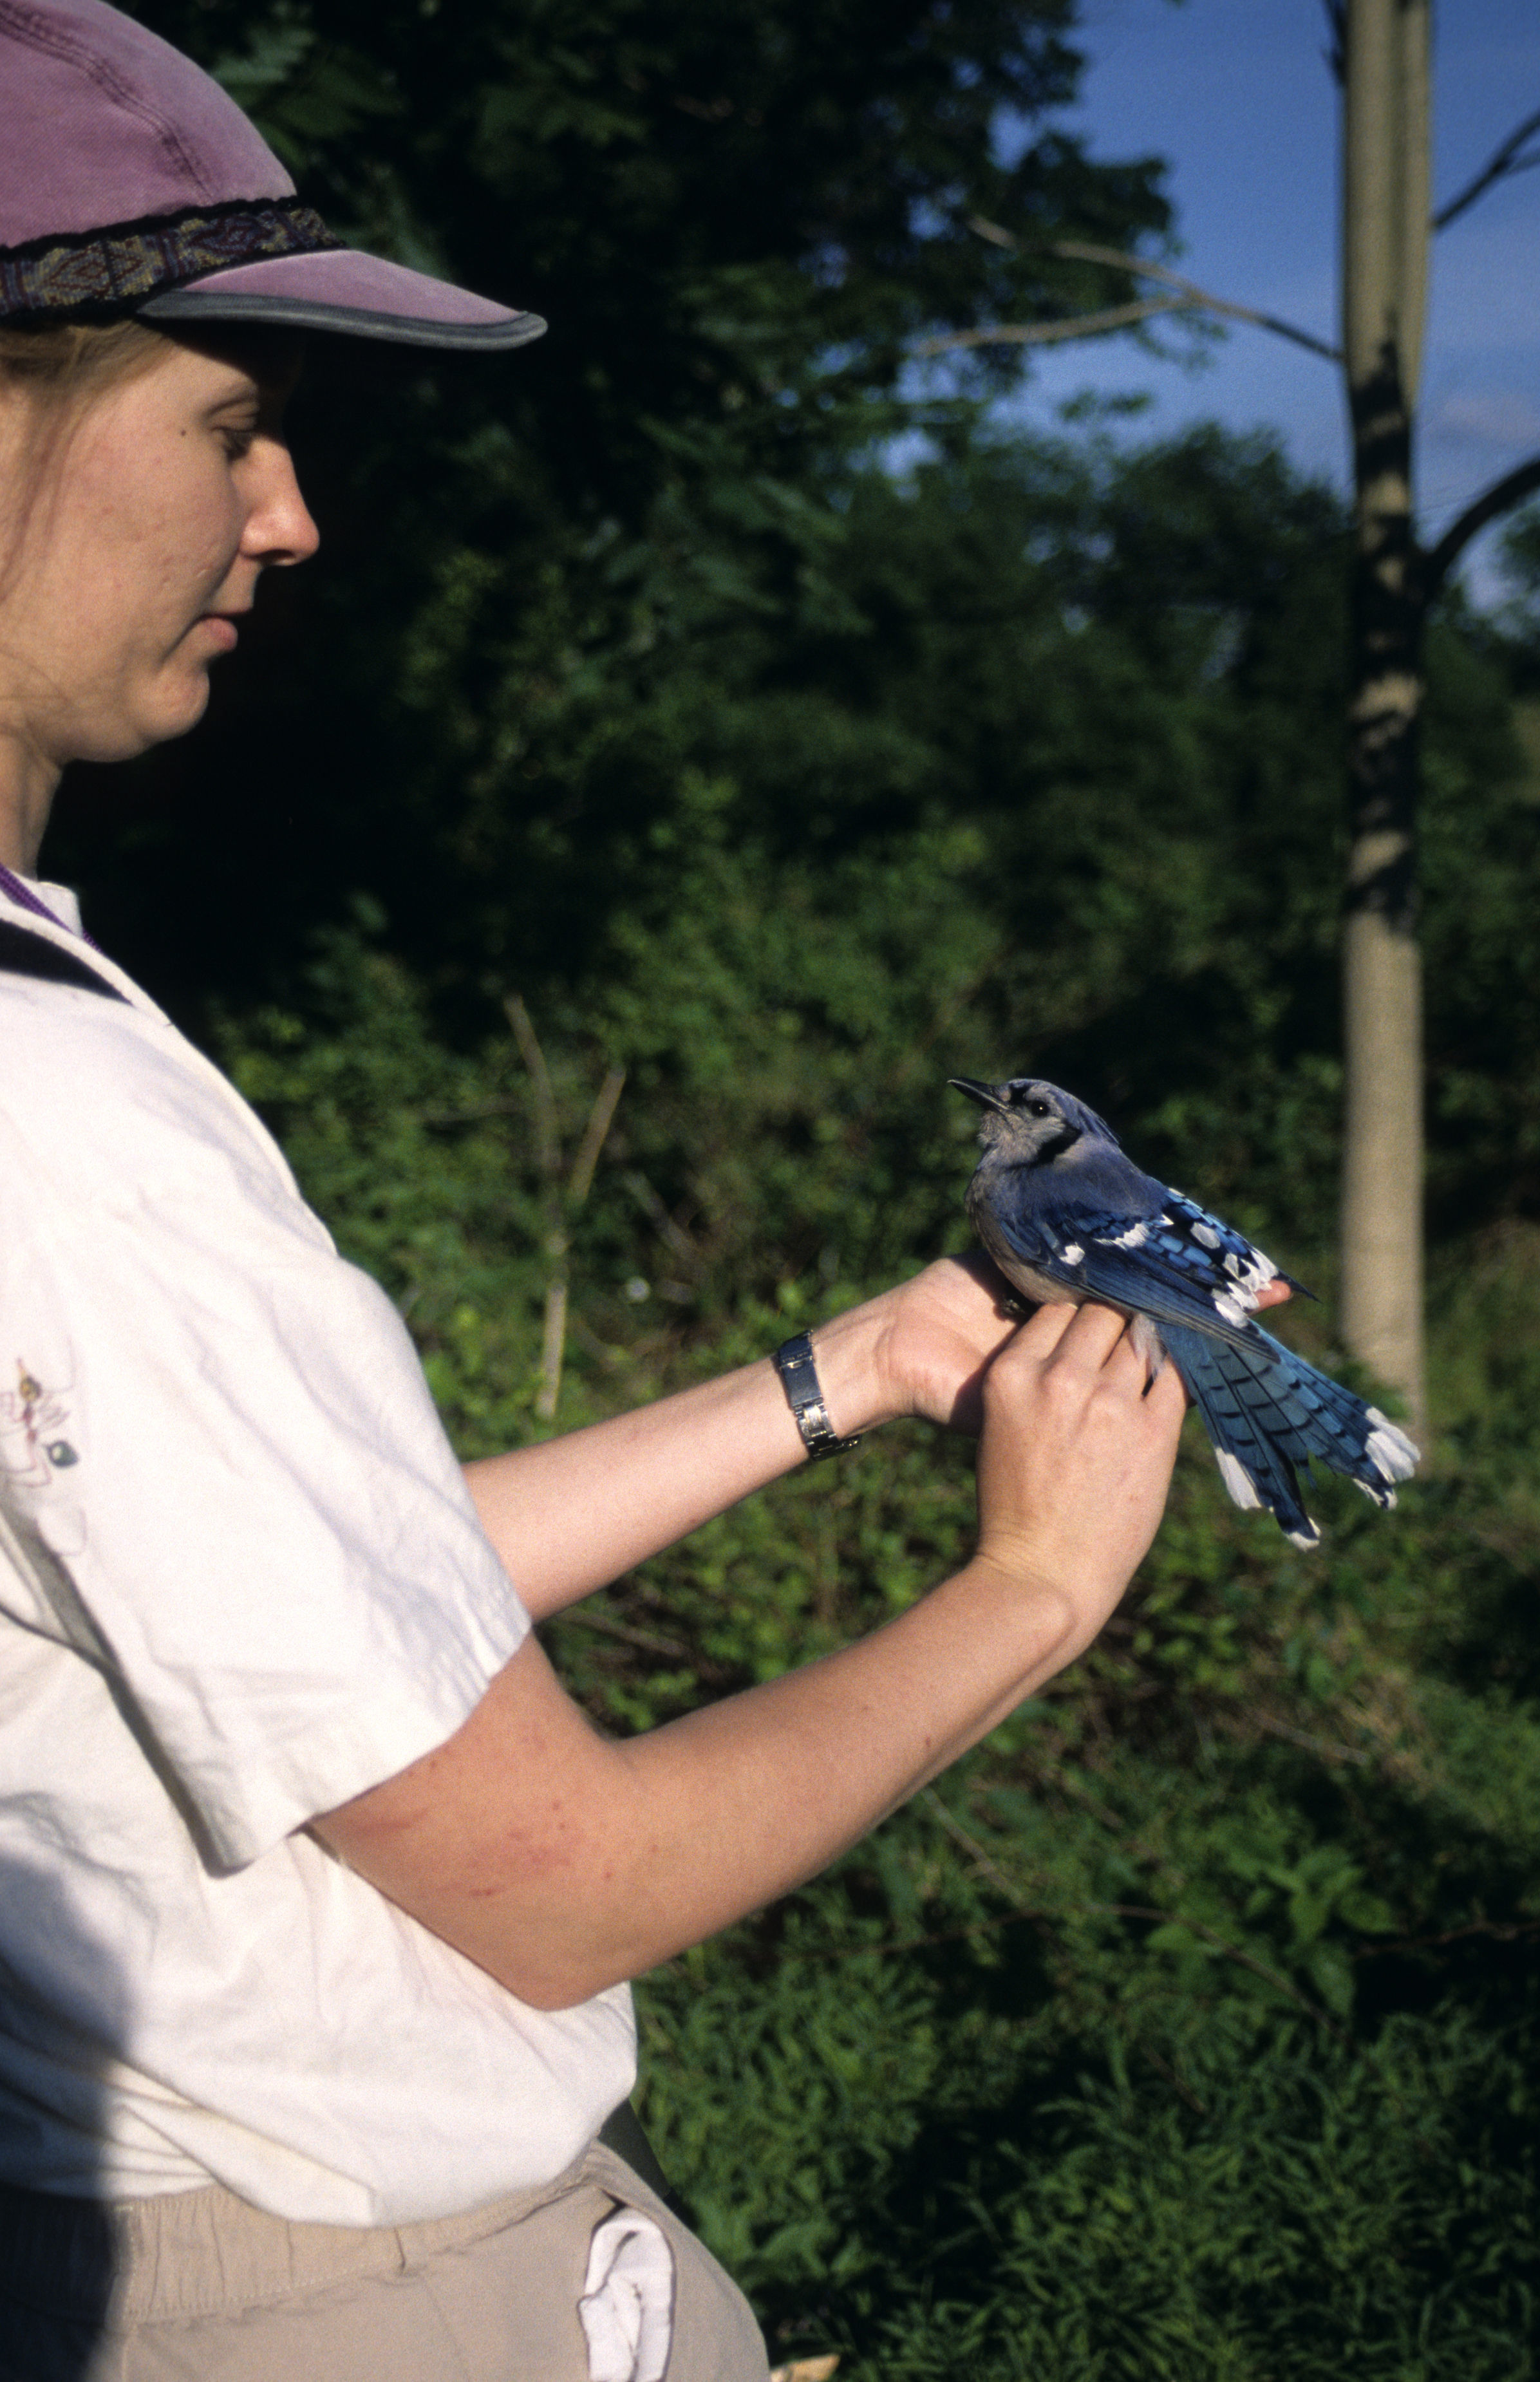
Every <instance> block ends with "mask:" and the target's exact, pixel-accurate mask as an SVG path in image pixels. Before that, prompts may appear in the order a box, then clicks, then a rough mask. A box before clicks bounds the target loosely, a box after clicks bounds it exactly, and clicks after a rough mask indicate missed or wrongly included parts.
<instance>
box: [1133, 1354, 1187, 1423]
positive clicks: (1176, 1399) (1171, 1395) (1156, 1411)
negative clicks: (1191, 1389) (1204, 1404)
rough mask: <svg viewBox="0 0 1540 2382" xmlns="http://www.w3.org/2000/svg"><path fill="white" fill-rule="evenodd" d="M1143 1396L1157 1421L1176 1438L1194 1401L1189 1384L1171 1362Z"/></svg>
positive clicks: (1164, 1367) (1158, 1374) (1162, 1369)
mask: <svg viewBox="0 0 1540 2382" xmlns="http://www.w3.org/2000/svg"><path fill="white" fill-rule="evenodd" d="M1143 1396H1144V1403H1145V1406H1147V1407H1148V1409H1149V1410H1150V1412H1151V1414H1152V1416H1153V1417H1154V1418H1156V1420H1157V1421H1161V1422H1164V1423H1165V1424H1166V1425H1167V1426H1168V1428H1169V1430H1170V1431H1171V1435H1172V1437H1173V1438H1176V1436H1177V1433H1178V1432H1179V1431H1180V1430H1181V1427H1182V1421H1183V1418H1184V1417H1185V1415H1186V1413H1187V1410H1188V1408H1189V1406H1190V1405H1191V1404H1192V1400H1191V1399H1190V1397H1189V1395H1188V1389H1187V1383H1186V1382H1185V1381H1183V1379H1182V1377H1181V1375H1180V1373H1178V1372H1177V1368H1176V1366H1175V1365H1173V1364H1171V1363H1169V1362H1167V1363H1166V1364H1165V1365H1164V1366H1163V1367H1162V1368H1161V1370H1160V1371H1159V1372H1158V1373H1157V1374H1156V1376H1155V1378H1154V1380H1153V1381H1152V1382H1151V1383H1150V1384H1149V1386H1148V1388H1147V1389H1146V1390H1145V1391H1144V1393H1143Z"/></svg>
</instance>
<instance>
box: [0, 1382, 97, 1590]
mask: <svg viewBox="0 0 1540 2382" xmlns="http://www.w3.org/2000/svg"><path fill="white" fill-rule="evenodd" d="M68 1387H69V1384H68V1382H66V1383H64V1384H62V1385H61V1386H60V1387H59V1388H57V1389H49V1388H46V1387H45V1386H44V1384H43V1382H42V1381H40V1380H39V1379H38V1377H37V1375H36V1373H34V1372H33V1370H32V1369H31V1366H30V1365H29V1364H28V1363H27V1361H26V1359H25V1357H18V1358H17V1360H16V1387H15V1389H14V1390H0V1470H3V1471H4V1473H5V1474H6V1479H7V1481H8V1483H9V1484H10V1485H11V1486H12V1487H14V1488H17V1489H19V1490H22V1491H25V1492H31V1493H29V1494H27V1495H25V1496H24V1497H23V1499H22V1501H21V1502H22V1504H23V1507H24V1509H25V1510H27V1511H29V1512H30V1513H31V1516H33V1518H34V1520H35V1521H36V1523H37V1526H38V1528H39V1529H41V1530H42V1532H43V1537H44V1538H45V1539H46V1540H47V1541H48V1543H49V1544H50V1546H52V1547H53V1549H54V1552H55V1554H78V1553H80V1549H81V1547H83V1545H84V1544H85V1530H84V1520H85V1517H84V1514H83V1512H82V1510H81V1508H80V1504H79V1502H78V1500H77V1499H76V1498H75V1497H73V1496H68V1497H63V1498H61V1497H60V1495H59V1494H58V1493H57V1492H58V1491H59V1489H60V1486H61V1484H60V1483H59V1481H58V1480H57V1475H58V1474H59V1473H61V1472H68V1471H69V1470H70V1468H71V1467H73V1466H74V1465H77V1464H78V1463H79V1462H80V1451H79V1450H78V1448H77V1447H76V1445H75V1443H74V1441H73V1440H72V1439H71V1438H70V1437H69V1436H68V1427H69V1424H70V1419H71V1418H70V1412H69V1406H68V1401H67V1395H66V1393H67V1392H68ZM49 1491H53V1492H55V1493H54V1494H53V1495H47V1494H42V1493H40V1492H49Z"/></svg>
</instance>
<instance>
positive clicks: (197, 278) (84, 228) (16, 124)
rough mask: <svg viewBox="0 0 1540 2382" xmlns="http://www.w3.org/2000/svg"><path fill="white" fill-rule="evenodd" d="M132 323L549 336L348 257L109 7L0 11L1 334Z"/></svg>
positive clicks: (400, 335)
mask: <svg viewBox="0 0 1540 2382" xmlns="http://www.w3.org/2000/svg"><path fill="white" fill-rule="evenodd" d="M125 314H132V315H137V316H141V317H142V318H143V319H144V320H145V321H147V322H150V323H157V324H159V323H164V324H166V325H180V326H182V327H183V328H185V329H188V330H191V329H193V328H195V327H196V325H199V324H201V323H207V324H215V323H245V324H248V325H252V326H253V327H256V326H258V325H260V326H262V327H264V328H265V327H267V326H268V325H275V326H283V327H290V328H294V329H300V330H314V331H348V332H351V333H353V334H354V335H355V336H358V337H362V338H370V339H390V340H397V341H401V342H404V343H405V344H406V345H408V346H412V347H424V348H518V347H523V346H524V342H525V341H526V340H527V339H537V338H539V336H540V334H541V332H542V331H543V330H544V329H545V327H546V326H545V324H544V323H543V322H542V321H541V319H540V317H539V315H538V314H524V313H518V312H517V311H516V310H514V309H513V308H511V307H508V306H499V305H497V304H495V303H494V301H492V300H491V299H490V298H477V297H475V296H474V295H473V294H472V292H471V291H470V290H468V289H455V288H454V286H453V285H452V283H450V282H448V281H439V280H437V279H435V278H434V276H432V275H431V274H426V273H413V272H410V271H409V270H408V269H407V267H406V266H405V265H404V264H389V263H388V262H387V260H386V259H385V258H384V257H381V256H368V255H366V254H365V253H364V252H363V250H362V249H356V248H348V247H346V246H345V245H344V243H343V242H342V241H341V240H339V239H336V238H334V236H333V235H332V233H330V232H329V231H328V230H327V229H326V225H325V224H324V223H323V222H322V221H321V218H320V216H319V215H316V214H315V212H314V209H313V208H311V207H307V206H303V205H302V204H301V203H300V201H299V199H298V198H297V197H296V195H295V191H294V185H293V183H292V182H291V181H290V178H289V176H288V175H287V174H286V173H285V171H284V169H283V167H282V166H281V165H280V164H279V163H278V160H277V157H275V156H274V154H273V152H272V151H271V150H270V149H269V148H268V146H267V144H266V142H265V141H264V140H263V139H262V137H261V135H260V134H259V133H258V132H257V130H256V129H255V127H254V126H253V124H252V123H251V122H250V121H249V120H248V119H247V117H244V116H243V115H242V114H241V112H240V108H239V107H237V105H236V104H235V102H234V101H233V100H232V99H231V98H229V97H228V94H227V93H226V92H223V91H221V89H220V88H219V85H218V84H217V83H216V81H215V80H214V79H213V77H212V76H211V75H206V74H205V73H204V72H203V68H201V67H196V66H194V65H193V63H192V61H191V58H185V57H183V55H181V52H180V51H179V50H174V49H173V48H172V47H171V45H170V43H167V42H163V41H162V40H161V39H160V37H159V35H158V34H156V33H152V32H150V31H148V30H147V29H146V28H145V27H144V26H142V25H138V24H136V23H135V22H134V20H133V18H131V17H125V16H124V15H123V14H122V13H121V12H120V11H119V10H118V9H117V8H109V7H107V6H105V0H0V325H6V324H14V325H22V324H26V325H31V326H34V327H35V326H37V325H43V324H46V323H48V322H51V321H52V322H68V321H77V322H79V321H82V320H87V321H89V320H91V319H92V318H95V319H97V320H105V319H109V318H111V317H113V316H121V315H125Z"/></svg>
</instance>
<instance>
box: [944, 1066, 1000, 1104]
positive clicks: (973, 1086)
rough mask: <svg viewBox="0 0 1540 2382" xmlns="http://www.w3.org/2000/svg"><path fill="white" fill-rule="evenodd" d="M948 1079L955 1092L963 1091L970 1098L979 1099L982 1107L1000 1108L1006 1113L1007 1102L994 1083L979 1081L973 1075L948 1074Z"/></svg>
mask: <svg viewBox="0 0 1540 2382" xmlns="http://www.w3.org/2000/svg"><path fill="white" fill-rule="evenodd" d="M946 1080H947V1082H948V1084H949V1085H950V1086H951V1087H952V1089H953V1090H954V1091H955V1092H963V1093H965V1094H966V1095H967V1098H968V1099H970V1100H977V1101H978V1103H979V1107H980V1108H981V1109H998V1110H999V1111H1001V1113H1002V1114H1004V1108H1005V1103H1004V1100H1003V1099H1001V1098H1000V1096H999V1094H998V1093H997V1092H996V1090H995V1088H994V1086H993V1085H992V1084H980V1083H978V1082H976V1081H975V1080H974V1078H973V1076H971V1075H948V1077H947V1079H946Z"/></svg>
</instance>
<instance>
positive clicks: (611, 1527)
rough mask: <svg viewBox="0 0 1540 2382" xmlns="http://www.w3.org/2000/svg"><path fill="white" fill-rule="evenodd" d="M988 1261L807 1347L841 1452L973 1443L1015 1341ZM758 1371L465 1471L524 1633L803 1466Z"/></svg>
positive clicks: (955, 1262)
mask: <svg viewBox="0 0 1540 2382" xmlns="http://www.w3.org/2000/svg"><path fill="white" fill-rule="evenodd" d="M1004 1291H1005V1285H1004V1283H1003V1282H1002V1281H1001V1279H1000V1277H999V1275H998V1274H997V1273H996V1272H995V1271H994V1269H993V1268H992V1266H991V1265H990V1264H989V1263H988V1262H987V1260H985V1259H981V1258H976V1259H951V1258H947V1259H942V1261H941V1262H940V1263H939V1264H936V1265H932V1266H929V1267H927V1269H926V1271H924V1272H923V1273H922V1274H919V1275H918V1276H917V1277H916V1278H915V1280H914V1281H912V1282H907V1283H900V1285H899V1286H898V1288H897V1289H896V1290H891V1291H888V1292H885V1293H884V1294H883V1295H882V1296H881V1297H880V1298H874V1299H869V1300H868V1301H867V1303H866V1304H865V1305H864V1306H862V1307H856V1308H851V1309H850V1311H849V1312H848V1313H847V1314H845V1315H841V1316H838V1317H836V1318H835V1319H834V1320H833V1321H832V1322H830V1323H820V1324H819V1328H818V1331H817V1333H816V1334H815V1339H814V1346H815V1352H816V1354H817V1357H818V1369H819V1383H820V1385H821V1387H822V1390H823V1394H824V1398H825V1402H826V1405H827V1407H828V1411H829V1418H830V1420H831V1422H832V1424H833V1427H834V1429H835V1430H836V1431H837V1432H838V1433H839V1435H840V1437H841V1438H842V1439H844V1438H848V1437H850V1436H851V1435H852V1434H853V1433H855V1432H857V1431H863V1430H874V1429H875V1428H876V1427H877V1425H878V1424H880V1423H883V1422H888V1421H891V1420H892V1419H893V1418H894V1417H895V1416H897V1415H904V1414H915V1415H924V1416H927V1417H929V1418H930V1420H932V1421H935V1422H944V1423H954V1424H956V1425H957V1426H958V1427H959V1428H961V1429H964V1430H975V1431H976V1430H978V1428H979V1411H980V1410H979V1385H980V1382H981V1381H982V1379H983V1374H984V1370H985V1368H986V1367H987V1366H988V1364H989V1362H990V1359H991V1358H992V1357H993V1356H994V1355H995V1353H996V1351H997V1350H998V1349H1000V1348H1001V1347H1003V1346H1004V1343H1005V1342H1006V1341H1007V1340H1008V1339H1009V1338H1010V1336H1011V1333H1012V1332H1014V1331H1015V1330H1016V1319H1015V1318H1014V1317H1012V1316H1010V1315H1008V1314H1007V1313H1005V1311H1004V1308H1002V1306H1001V1300H1002V1298H1003V1296H1004ZM804 1460H805V1459H804V1454H803V1445H802V1438H801V1434H800V1432H799V1431H798V1430H797V1427H796V1422H795V1418H794V1417H793V1415H792V1411H791V1408H790V1407H789V1406H788V1405H787V1403H786V1395H785V1392H784V1391H783V1390H782V1386H781V1381H780V1378H779V1376H778V1375H777V1373H776V1371H775V1369H774V1366H773V1365H772V1364H771V1362H770V1358H769V1357H762V1358H761V1359H760V1360H759V1362H758V1364H755V1365H745V1366H744V1367H743V1368H742V1369H741V1370H740V1371H738V1372H735V1373H727V1374H724V1375H723V1376H722V1377H721V1379H720V1380H717V1381H703V1382H702V1383H701V1384H700V1385H699V1386H698V1388H696V1389H692V1390H684V1391H682V1392H680V1394H678V1395H677V1396H675V1397H671V1398H660V1399H659V1400H658V1401H657V1403H656V1404H655V1405H652V1406H639V1407H637V1408H636V1409H635V1411H634V1413H631V1414H624V1415H617V1416H615V1417H614V1418H612V1419H611V1420H610V1421H608V1422H601V1423H594V1424H592V1425H591V1426H590V1427H589V1428H588V1429H587V1430H574V1431H569V1432H568V1433H567V1434H566V1435H565V1436H564V1437H563V1438H561V1439H552V1440H547V1441H544V1442H543V1443H541V1444H540V1445H538V1446H536V1447H524V1448H518V1449H516V1450H515V1451H514V1452H513V1453H512V1454H511V1455H493V1456H487V1457H486V1458H484V1459H483V1460H482V1461H481V1462H480V1463H477V1464H468V1465H467V1466H466V1467H465V1478H466V1480H467V1481H468V1482H469V1484H470V1490H471V1494H472V1496H473V1498H474V1500H475V1505H476V1510H477V1512H478V1513H479V1515H480V1516H481V1521H482V1527H483V1528H484V1529H485V1530H486V1532H487V1537H488V1538H489V1539H490V1540H491V1541H492V1543H493V1545H494V1546H495V1547H496V1548H497V1550H498V1553H499V1555H500V1556H501V1557H502V1560H503V1563H504V1565H506V1567H507V1569H508V1572H509V1576H510V1578H511V1579H512V1581H513V1583H514V1585H515V1587H516V1588H517V1589H518V1590H519V1593H520V1595H521V1596H522V1597H523V1599H524V1603H525V1604H526V1605H527V1607H528V1609H529V1611H530V1612H531V1614H533V1615H534V1617H535V1618H536V1620H537V1621H539V1620H543V1619H544V1618H545V1617H546V1615H548V1614H551V1613H558V1612H560V1611H561V1607H562V1606H563V1605H567V1604H571V1603H573V1602H575V1601H576V1599H577V1598H579V1597H581V1596H587V1595H589V1594H590V1593H591V1592H592V1590H595V1589H596V1588H602V1587H603V1586H604V1585H605V1583H606V1581H608V1580H611V1579H618V1578H619V1577H620V1575H621V1574H622V1572H624V1571H629V1570H630V1568H631V1566H632V1565H634V1564H637V1563H641V1562H642V1561H644V1560H645V1558H646V1557H647V1556H648V1555H652V1554H656V1553H658V1552H659V1548H661V1547H666V1546H671V1545H672V1544H673V1541H675V1540H676V1539H682V1538H684V1537H685V1536H687V1534H688V1533H689V1532H690V1531H691V1530H694V1529H699V1527H700V1525H701V1523H702V1522H707V1521H709V1520H710V1519H711V1517H712V1516H713V1515H715V1514H721V1513H725V1512H726V1510H727V1508H728V1507H729V1506H730V1505H735V1504H737V1503H738V1502H739V1500H740V1499H741V1498H744V1497H746V1496H748V1495H749V1494H750V1493H751V1492H753V1491H754V1490H756V1489H762V1488H763V1487H764V1486H765V1483H766V1482H767V1481H769V1480H776V1479H777V1478H778V1477H779V1476H780V1475H781V1474H782V1472H789V1471H790V1470H791V1469H792V1468H793V1467H794V1466H795V1465H797V1464H800V1463H802V1462H803V1461H804Z"/></svg>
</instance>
